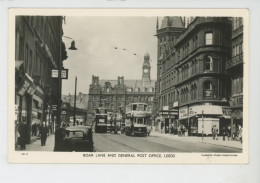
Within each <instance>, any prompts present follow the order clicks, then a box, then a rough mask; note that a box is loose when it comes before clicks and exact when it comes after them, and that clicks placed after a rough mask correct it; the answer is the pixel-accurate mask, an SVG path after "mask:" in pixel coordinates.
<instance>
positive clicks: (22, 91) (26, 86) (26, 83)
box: [18, 79, 30, 96]
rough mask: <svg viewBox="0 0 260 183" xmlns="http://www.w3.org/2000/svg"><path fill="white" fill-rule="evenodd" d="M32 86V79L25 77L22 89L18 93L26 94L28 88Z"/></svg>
mask: <svg viewBox="0 0 260 183" xmlns="http://www.w3.org/2000/svg"><path fill="white" fill-rule="evenodd" d="M29 87H30V81H28V80H26V79H24V81H23V84H22V87H21V88H20V90H19V91H18V94H19V95H20V96H24V94H25V92H26V91H27V90H28V88H29Z"/></svg>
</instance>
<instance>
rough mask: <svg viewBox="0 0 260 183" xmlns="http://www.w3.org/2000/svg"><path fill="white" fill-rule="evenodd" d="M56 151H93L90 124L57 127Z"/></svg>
mask: <svg viewBox="0 0 260 183" xmlns="http://www.w3.org/2000/svg"><path fill="white" fill-rule="evenodd" d="M54 151H64V152H73V151H75V152H93V151H94V142H93V136H92V128H90V127H89V126H72V127H67V128H59V129H57V130H56V131H55V146H54Z"/></svg>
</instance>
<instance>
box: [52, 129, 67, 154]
mask: <svg viewBox="0 0 260 183" xmlns="http://www.w3.org/2000/svg"><path fill="white" fill-rule="evenodd" d="M65 139H66V131H65V129H64V128H58V129H56V130H55V144H54V151H68V149H67V148H66V142H65Z"/></svg>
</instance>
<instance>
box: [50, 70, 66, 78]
mask: <svg viewBox="0 0 260 183" xmlns="http://www.w3.org/2000/svg"><path fill="white" fill-rule="evenodd" d="M68 73H69V69H62V70H61V79H68ZM58 77H59V70H55V69H52V71H51V78H58Z"/></svg>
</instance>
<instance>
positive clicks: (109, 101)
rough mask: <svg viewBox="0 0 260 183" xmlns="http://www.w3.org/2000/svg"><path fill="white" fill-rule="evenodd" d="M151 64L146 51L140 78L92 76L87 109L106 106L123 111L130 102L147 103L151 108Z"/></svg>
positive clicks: (118, 111)
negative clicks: (110, 78) (114, 78)
mask: <svg viewBox="0 0 260 183" xmlns="http://www.w3.org/2000/svg"><path fill="white" fill-rule="evenodd" d="M150 73H151V65H150V56H149V54H148V53H146V54H145V55H144V62H143V66H142V79H140V80H125V79H124V77H123V76H122V77H118V79H117V80H100V79H99V77H98V76H92V83H91V84H90V87H89V99H88V111H89V112H90V113H92V112H94V110H95V109H97V108H98V107H106V108H107V109H108V111H111V112H115V113H125V107H126V105H127V104H129V103H132V102H145V103H148V105H149V107H150V110H151V111H152V110H153V104H154V95H155V80H152V79H151V78H150Z"/></svg>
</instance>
